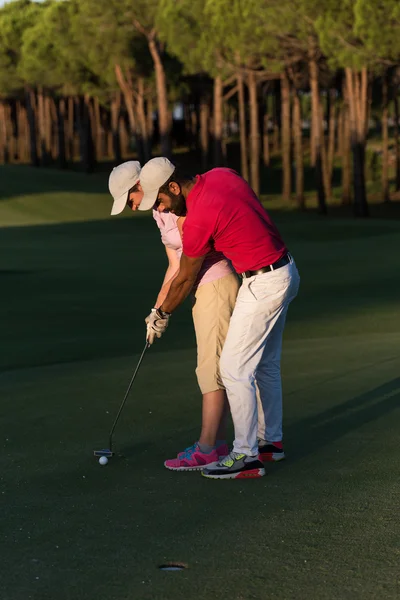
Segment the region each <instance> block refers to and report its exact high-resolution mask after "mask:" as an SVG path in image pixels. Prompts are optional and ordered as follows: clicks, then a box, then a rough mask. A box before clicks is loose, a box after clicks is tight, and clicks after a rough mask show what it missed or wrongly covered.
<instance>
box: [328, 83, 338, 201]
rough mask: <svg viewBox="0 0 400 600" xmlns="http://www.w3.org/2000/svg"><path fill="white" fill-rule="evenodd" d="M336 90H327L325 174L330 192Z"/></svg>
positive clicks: (333, 150) (333, 152)
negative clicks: (327, 125) (327, 132)
mask: <svg viewBox="0 0 400 600" xmlns="http://www.w3.org/2000/svg"><path fill="white" fill-rule="evenodd" d="M335 134H336V89H333V88H332V89H330V90H329V134H328V157H327V158H328V160H327V174H328V178H329V186H330V188H331V190H332V175H333V160H334V158H335V142H336V139H335V138H336V135H335Z"/></svg>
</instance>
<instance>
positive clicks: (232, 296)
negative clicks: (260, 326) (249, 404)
mask: <svg viewBox="0 0 400 600" xmlns="http://www.w3.org/2000/svg"><path fill="white" fill-rule="evenodd" d="M239 287H240V283H239V279H238V277H237V275H236V274H235V273H231V274H230V275H225V277H221V278H220V279H216V280H215V281H211V282H210V283H205V284H204V285H201V286H199V287H198V288H197V290H196V292H195V295H194V305H193V311H192V312H193V323H194V328H195V331H196V340H197V369H196V375H197V381H198V383H199V387H200V390H201V393H202V394H207V393H208V392H214V391H216V390H223V389H225V386H224V384H223V383H222V379H221V375H220V371H219V359H220V356H221V352H222V348H223V347H224V343H225V338H226V334H227V333H228V328H229V321H230V318H231V315H232V312H233V309H234V307H235V303H236V296H237V294H238V291H239Z"/></svg>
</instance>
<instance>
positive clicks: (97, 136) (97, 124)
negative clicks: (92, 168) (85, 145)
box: [93, 96, 103, 160]
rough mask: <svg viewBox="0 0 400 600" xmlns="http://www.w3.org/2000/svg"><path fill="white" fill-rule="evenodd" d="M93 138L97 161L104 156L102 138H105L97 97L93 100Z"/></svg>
mask: <svg viewBox="0 0 400 600" xmlns="http://www.w3.org/2000/svg"><path fill="white" fill-rule="evenodd" d="M93 117H94V118H93V125H94V131H93V137H94V145H95V149H96V157H97V160H99V159H100V158H101V155H102V137H103V127H102V123H101V113H100V103H99V99H98V97H97V96H95V97H94V98H93Z"/></svg>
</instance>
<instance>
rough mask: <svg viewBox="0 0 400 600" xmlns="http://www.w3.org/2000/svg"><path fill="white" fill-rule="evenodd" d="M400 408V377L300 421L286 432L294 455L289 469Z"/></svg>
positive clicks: (288, 462)
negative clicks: (295, 463) (292, 465)
mask: <svg viewBox="0 0 400 600" xmlns="http://www.w3.org/2000/svg"><path fill="white" fill-rule="evenodd" d="M399 406H400V377H396V378H395V379H392V380H391V381H388V382H387V383H385V384H383V385H380V386H378V387H377V388H374V389H373V390H370V391H368V392H365V393H364V394H360V395H358V396H356V397H355V398H352V399H351V400H349V401H348V402H345V403H343V404H337V405H335V406H334V407H332V408H330V409H328V410H326V411H324V412H321V413H319V414H317V415H315V416H312V417H309V418H306V419H300V420H298V421H296V422H294V423H292V424H290V425H289V426H288V427H286V429H285V436H286V437H287V439H288V440H289V445H290V446H292V448H293V452H291V453H290V458H289V460H288V461H287V463H286V465H287V466H288V467H290V465H291V464H292V463H293V462H298V461H300V460H302V459H303V458H305V457H306V456H308V455H310V454H313V453H316V452H318V451H319V450H321V449H322V448H324V447H325V446H328V445H329V444H333V443H334V442H336V441H337V440H338V439H340V438H342V437H343V436H345V435H347V434H348V433H351V432H354V431H356V430H357V429H360V428H361V427H363V426H364V425H366V424H367V423H371V422H373V421H375V420H377V419H380V418H382V417H384V416H385V415H387V414H388V413H391V412H392V411H394V410H396V409H398V408H399Z"/></svg>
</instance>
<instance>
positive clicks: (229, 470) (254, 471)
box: [201, 452, 265, 479]
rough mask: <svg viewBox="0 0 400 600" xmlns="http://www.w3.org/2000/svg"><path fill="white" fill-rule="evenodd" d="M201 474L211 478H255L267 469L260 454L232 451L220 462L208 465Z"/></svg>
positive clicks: (263, 473)
mask: <svg viewBox="0 0 400 600" xmlns="http://www.w3.org/2000/svg"><path fill="white" fill-rule="evenodd" d="M201 474H202V475H203V476H204V477H208V478H209V479H255V478H258V477H262V476H263V475H265V469H264V465H263V464H262V462H261V461H260V460H259V458H258V456H247V455H246V454H237V453H236V452H231V453H230V454H228V456H225V457H224V458H222V459H221V460H220V461H219V462H217V463H212V464H211V465H207V467H206V468H205V469H203V471H202V472H201Z"/></svg>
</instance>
